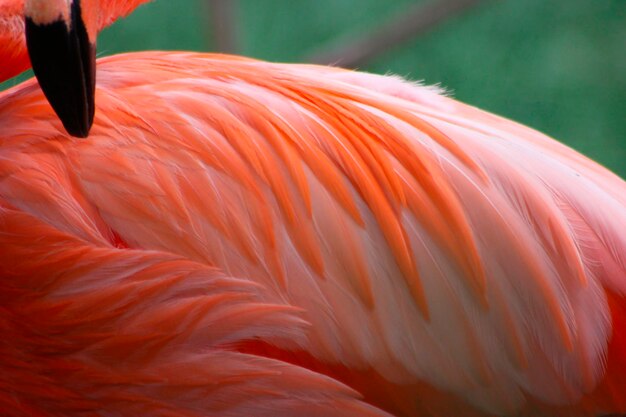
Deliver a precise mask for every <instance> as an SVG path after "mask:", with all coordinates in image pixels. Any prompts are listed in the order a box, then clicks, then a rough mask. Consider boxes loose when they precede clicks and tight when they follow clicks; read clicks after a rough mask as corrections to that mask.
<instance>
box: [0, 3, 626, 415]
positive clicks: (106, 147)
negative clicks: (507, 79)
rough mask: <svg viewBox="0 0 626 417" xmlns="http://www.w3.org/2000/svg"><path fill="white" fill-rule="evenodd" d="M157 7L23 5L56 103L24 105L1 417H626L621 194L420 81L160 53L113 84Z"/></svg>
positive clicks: (3, 244)
mask: <svg viewBox="0 0 626 417" xmlns="http://www.w3.org/2000/svg"><path fill="white" fill-rule="evenodd" d="M143 2H144V0H132V1H130V0H129V1H121V0H100V1H98V0H82V1H79V0H71V1H67V0H54V1H44V0H26V2H25V4H24V3H23V1H21V0H0V61H2V62H4V63H7V64H6V65H5V66H4V67H3V68H2V70H1V71H2V73H1V74H2V77H3V78H7V77H10V76H12V75H14V74H16V73H18V72H20V71H21V70H23V69H24V68H26V67H28V66H29V62H32V63H33V65H34V67H35V68H34V71H35V73H36V74H37V77H38V78H39V80H40V84H41V88H40V86H39V84H38V83H37V81H36V80H35V79H31V80H28V81H25V82H23V83H21V84H19V85H17V86H15V87H13V88H11V89H9V90H8V91H5V92H3V93H1V94H0V126H2V129H1V131H0V330H1V331H2V335H3V338H2V342H0V410H1V412H0V414H2V415H5V416H11V417H13V416H42V417H48V416H50V417H52V416H163V417H166V416H177V417H178V416H183V417H187V416H188V417H192V416H193V417H197V416H228V417H235V416H255V417H256V416H388V417H389V416H420V417H422V416H603V415H609V414H615V413H625V412H626V377H625V376H624V375H626V300H625V299H624V294H625V293H626V234H625V233H624V230H626V184H625V182H624V181H623V180H622V179H620V178H619V177H617V176H616V175H614V174H612V173H611V172H609V171H608V170H606V169H605V168H603V167H601V166H599V165H598V164H596V163H594V162H592V161H591V160H589V159H587V158H586V157H584V156H582V155H580V154H578V153H576V152H575V151H573V150H572V149H570V148H568V147H566V146H564V145H562V144H559V143H558V142H556V141H554V140H552V139H550V138H548V137H546V136H545V135H543V134H541V133H539V132H536V131H534V130H532V129H530V128H527V127H524V126H521V125H519V124H516V123H514V122H512V121H509V120H506V119H503V118H501V117H498V116H495V115H492V114H489V113H486V112H483V111H481V110H478V109H476V108H473V107H471V106H468V105H465V104H462V103H459V102H457V101H455V100H453V99H451V98H449V97H446V96H445V95H443V94H441V92H439V91H438V90H437V89H435V88H431V87H425V86H422V85H417V84H415V83H410V82H407V81H404V80H402V79H400V78H398V77H392V76H378V75H371V74H365V73H359V72H353V71H348V70H343V69H339V68H331V67H323V66H312V65H286V64H273V63H267V62H262V61H257V60H251V59H246V58H241V57H235V56H227V55H215V54H200V53H191V52H141V53H132V54H123V55H117V56H109V57H104V58H101V59H99V60H98V61H97V84H96V83H95V81H94V77H95V76H96V71H95V70H94V68H96V61H95V55H94V51H95V44H96V36H97V33H98V31H99V30H101V29H102V28H103V27H105V26H106V25H108V24H110V23H112V22H113V21H114V20H115V19H116V18H118V17H119V16H123V15H126V14H127V13H130V12H131V10H132V9H134V8H135V7H137V6H138V5H139V4H140V3H143ZM24 21H26V24H24ZM25 27H26V29H25ZM25 30H26V31H27V32H28V42H26V41H25V40H24V31H25ZM27 44H28V48H27V47H26V45H27ZM27 49H28V50H29V51H30V54H31V57H30V61H29V58H28V56H27V53H28V51H27ZM42 89H43V90H44V92H42ZM46 97H47V98H46ZM48 103H50V104H48ZM53 108H54V110H53ZM55 111H56V113H58V117H57V116H56V115H55ZM94 114H95V117H94ZM59 118H60V119H59ZM68 132H69V134H68ZM74 136H78V137H85V136H87V138H84V139H79V138H77V137H74Z"/></svg>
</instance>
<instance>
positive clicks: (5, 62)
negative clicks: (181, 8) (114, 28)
mask: <svg viewBox="0 0 626 417" xmlns="http://www.w3.org/2000/svg"><path fill="white" fill-rule="evenodd" d="M80 1H81V6H82V9H83V13H84V19H85V23H86V24H87V25H88V28H87V29H88V32H89V36H90V38H92V39H91V40H93V41H94V43H95V37H96V35H97V34H98V32H99V31H100V30H102V29H103V28H105V27H106V26H109V25H110V24H112V23H113V22H114V21H115V20H116V19H118V18H120V17H124V16H127V15H128V14H130V12H132V11H133V10H134V9H135V8H137V6H139V5H141V4H142V3H146V2H147V1H149V0H80ZM28 68H30V60H29V58H28V53H27V51H26V40H25V37H24V0H0V82H2V81H6V80H8V79H9V78H12V77H14V76H16V75H18V74H19V73H21V72H22V71H25V70H27V69H28Z"/></svg>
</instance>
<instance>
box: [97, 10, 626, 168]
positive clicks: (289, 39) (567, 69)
mask: <svg viewBox="0 0 626 417" xmlns="http://www.w3.org/2000/svg"><path fill="white" fill-rule="evenodd" d="M416 2H419V0H237V9H236V16H235V19H234V20H233V21H232V22H234V23H232V26H233V28H232V30H233V32H234V33H235V34H236V36H235V37H236V39H237V46H236V48H235V49H236V51H237V52H239V53H241V54H244V55H247V56H252V57H257V58H262V59H267V60H272V61H283V62H301V61H306V60H307V58H308V57H309V56H311V54H314V53H319V52H320V51H324V50H325V49H328V48H329V47H332V46H333V45H336V43H338V42H341V40H342V39H345V38H346V37H350V36H352V37H358V36H359V35H361V34H363V33H367V32H368V31H371V30H375V28H376V27H378V26H379V25H381V24H382V23H383V22H385V21H387V20H388V19H391V18H392V17H393V16H395V15H397V14H399V13H402V12H403V10H404V9H406V8H407V7H408V6H410V5H411V4H412V3H416ZM210 12H211V9H210V7H209V6H208V0H155V1H153V2H152V3H149V4H147V5H144V6H142V7H140V8H139V9H138V10H137V11H136V12H135V13H134V14H133V15H132V16H130V17H129V18H127V19H124V20H121V21H119V22H117V23H116V24H115V25H114V26H113V27H111V28H109V29H107V30H106V31H104V32H103V33H102V34H101V36H100V38H99V41H98V42H99V45H98V47H99V49H98V51H99V55H108V54H113V53H117V52H121V51H136V50H144V49H192V50H201V51H211V50H215V42H214V41H213V39H212V33H213V32H212V30H211V29H212V27H211V26H212V25H211V13H210ZM361 69H363V70H367V71H371V72H377V73H396V74H400V75H403V76H405V77H407V78H410V79H412V80H424V81H425V82H426V83H428V84H441V85H442V86H444V87H445V88H446V89H448V90H449V91H451V92H452V94H453V95H454V96H455V97H456V98H458V99H459V100H461V101H464V102H466V103H470V104H473V105H476V106H478V107H481V108H483V109H486V110H489V111H492V112H494V113H497V114H500V115H503V116H506V117H508V118H511V119H514V120H517V121H519V122H522V123H524V124H527V125H529V126H532V127H534V128H536V129H538V130H541V131H543V132H545V133H547V134H549V135H550V136H552V137H554V138H556V139H558V140H560V141H562V142H565V143H567V144H568V145H570V146H572V147H574V148H575V149H577V150H579V151H581V152H582V153H584V154H586V155H588V156H589V157H591V158H592V159H595V160H596V161H598V162H600V163H602V164H604V165H605V166H607V167H609V168H610V169H612V170H613V171H614V172H616V173H618V174H619V175H621V176H622V177H624V178H626V135H625V133H626V129H625V128H626V0H500V1H497V0H494V1H484V2H482V3H480V4H479V5H477V6H476V7H472V8H470V9H468V10H467V11H466V12H464V13H462V14H459V15H457V16H454V17H451V18H449V19H446V20H444V21H443V22H441V23H440V24H438V25H437V26H435V27H434V28H432V29H431V30H430V31H428V32H427V33H425V34H422V35H419V36H416V37H415V38H414V39H412V40H411V41H409V42H406V43H403V44H400V45H398V46H397V47H395V48H390V50H389V51H387V52H386V53H384V54H382V55H378V56H376V57H375V58H374V59H372V60H371V61H370V62H368V63H367V64H365V65H363V66H362V67H361Z"/></svg>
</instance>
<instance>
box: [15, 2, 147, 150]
mask: <svg viewBox="0 0 626 417" xmlns="http://www.w3.org/2000/svg"><path fill="white" fill-rule="evenodd" d="M146 1H147V0H24V9H23V10H24V19H25V33H26V46H27V49H28V55H29V57H30V61H31V65H32V68H33V71H34V73H35V76H36V77H37V80H38V81H39V85H40V86H41V89H42V90H43V92H44V94H45V96H46V98H47V99H48V102H49V103H50V105H51V106H52V108H53V109H54V111H55V112H56V114H57V116H58V117H59V118H60V119H61V122H62V123H63V126H64V127H65V129H66V130H67V132H68V133H69V134H70V135H72V136H76V137H81V138H84V137H87V135H88V134H89V130H90V128H91V125H92V124H93V119H94V113H95V99H94V95H95V86H96V38H97V35H98V32H99V31H100V30H101V29H102V28H103V27H105V26H107V25H109V24H110V23H112V22H113V21H115V19H117V18H118V17H120V16H125V15H126V14H128V13H130V12H131V11H132V10H133V9H134V8H135V7H137V6H138V5H139V4H141V3H144V2H146Z"/></svg>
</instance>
